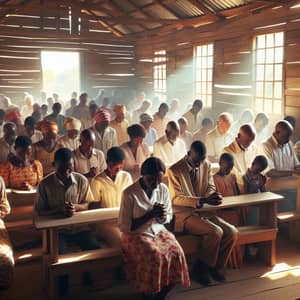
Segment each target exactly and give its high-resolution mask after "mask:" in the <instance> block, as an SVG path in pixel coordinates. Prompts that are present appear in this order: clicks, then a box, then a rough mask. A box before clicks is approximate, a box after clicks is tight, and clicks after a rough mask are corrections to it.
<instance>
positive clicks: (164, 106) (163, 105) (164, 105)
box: [158, 102, 169, 110]
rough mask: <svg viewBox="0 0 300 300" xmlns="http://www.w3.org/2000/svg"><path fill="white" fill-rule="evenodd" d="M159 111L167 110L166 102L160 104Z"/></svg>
mask: <svg viewBox="0 0 300 300" xmlns="http://www.w3.org/2000/svg"><path fill="white" fill-rule="evenodd" d="M161 109H165V110H169V105H168V104H167V103H166V102H163V103H161V104H160V106H159V108H158V110H161Z"/></svg>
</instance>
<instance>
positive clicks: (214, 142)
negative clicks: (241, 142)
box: [206, 127, 234, 157]
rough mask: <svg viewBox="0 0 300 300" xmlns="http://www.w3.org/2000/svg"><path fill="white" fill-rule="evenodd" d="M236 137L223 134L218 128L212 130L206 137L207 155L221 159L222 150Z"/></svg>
mask: <svg viewBox="0 0 300 300" xmlns="http://www.w3.org/2000/svg"><path fill="white" fill-rule="evenodd" d="M233 139H234V137H233V136H232V135H231V134H230V133H226V134H223V135H222V134H221V133H220V132H219V130H218V128H217V127H215V128H214V129H213V130H211V131H210V132H209V133H208V134H207V136H206V149H207V155H209V156H214V157H219V156H220V154H221V153H222V149H223V148H224V147H226V146H228V145H229V144H230V143H231V142H232V141H233Z"/></svg>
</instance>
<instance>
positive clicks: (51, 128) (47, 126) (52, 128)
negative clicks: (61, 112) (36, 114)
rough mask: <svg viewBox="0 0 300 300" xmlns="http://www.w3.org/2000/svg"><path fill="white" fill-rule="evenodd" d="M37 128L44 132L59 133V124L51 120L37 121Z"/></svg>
mask: <svg viewBox="0 0 300 300" xmlns="http://www.w3.org/2000/svg"><path fill="white" fill-rule="evenodd" d="M36 128H37V129H38V130H40V131H41V132H42V133H43V134H44V133H47V132H53V133H56V134H57V133H58V126H57V124H56V123H55V122H53V121H49V120H43V121H41V122H39V123H37V125H36Z"/></svg>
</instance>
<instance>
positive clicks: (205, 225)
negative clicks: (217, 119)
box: [168, 141, 237, 285]
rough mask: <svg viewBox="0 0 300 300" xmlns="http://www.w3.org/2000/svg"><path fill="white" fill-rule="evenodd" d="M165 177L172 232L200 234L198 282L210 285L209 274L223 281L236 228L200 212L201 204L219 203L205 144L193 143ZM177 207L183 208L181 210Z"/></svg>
mask: <svg viewBox="0 0 300 300" xmlns="http://www.w3.org/2000/svg"><path fill="white" fill-rule="evenodd" d="M168 177H169V186H170V193H171V197H172V201H173V205H174V206H175V207H174V211H175V215H176V223H175V231H182V230H185V231H186V232H188V233H190V234H193V235H200V236H203V247H201V248H200V249H199V256H198V257H199V263H198V265H197V266H198V267H199V268H200V269H199V270H198V271H199V272H198V274H197V275H198V279H199V281H200V282H201V283H202V284H204V285H207V284H209V283H210V277H209V276H210V275H211V276H212V277H213V279H215V280H218V281H224V280H225V276H224V274H223V272H222V269H223V268H224V267H225V265H226V263H227V260H228V258H229V256H230V253H231V251H232V249H233V248H234V246H235V243H236V240H237V229H236V228H235V227H234V226H232V225H230V224H229V223H227V222H225V221H224V220H223V219H221V218H219V217H217V216H216V215H214V214H209V213H201V207H202V206H203V204H204V203H207V204H211V205H219V204H220V203H221V202H222V197H221V195H220V194H218V193H217V192H216V188H215V185H214V181H213V178H212V175H211V169H210V163H209V162H208V161H207V160H206V147H205V145H204V144H203V143H202V142H201V141H195V142H193V143H192V145H191V149H190V151H189V152H188V154H187V155H186V156H185V157H184V158H182V159H181V160H179V161H178V162H177V163H176V164H174V165H172V166H171V167H170V168H169V170H168ZM176 206H177V207H176ZM180 207H185V208H184V209H183V210H181V209H180ZM186 207H190V209H187V208H186ZM195 209H198V210H195ZM199 209H200V210H199ZM176 211H177V213H176Z"/></svg>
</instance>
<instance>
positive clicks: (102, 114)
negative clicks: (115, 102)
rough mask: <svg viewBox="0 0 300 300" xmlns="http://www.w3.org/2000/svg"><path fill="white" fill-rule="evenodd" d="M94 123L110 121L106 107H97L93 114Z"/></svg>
mask: <svg viewBox="0 0 300 300" xmlns="http://www.w3.org/2000/svg"><path fill="white" fill-rule="evenodd" d="M95 121H96V123H101V122H105V121H107V122H110V112H109V111H108V110H107V109H99V110H98V111H97V112H96V114H95Z"/></svg>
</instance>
